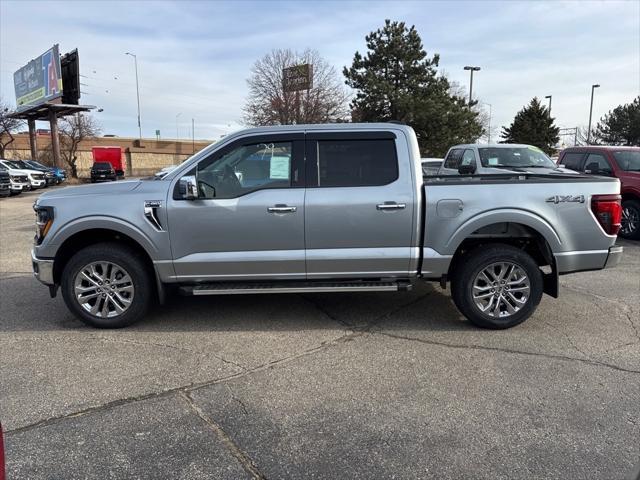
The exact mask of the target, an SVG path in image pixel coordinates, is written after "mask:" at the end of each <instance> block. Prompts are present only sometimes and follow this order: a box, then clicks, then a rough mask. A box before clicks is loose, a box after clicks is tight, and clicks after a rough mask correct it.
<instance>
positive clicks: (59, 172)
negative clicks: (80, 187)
mask: <svg viewBox="0 0 640 480" xmlns="http://www.w3.org/2000/svg"><path fill="white" fill-rule="evenodd" d="M24 162H25V163H26V164H28V165H30V166H31V167H32V168H35V169H36V170H50V171H51V172H53V175H54V177H55V180H56V184H60V183H62V182H64V181H65V180H66V179H67V172H66V170H64V169H63V168H60V167H47V166H46V165H43V164H42V163H40V162H36V161H35V160H25V161H24Z"/></svg>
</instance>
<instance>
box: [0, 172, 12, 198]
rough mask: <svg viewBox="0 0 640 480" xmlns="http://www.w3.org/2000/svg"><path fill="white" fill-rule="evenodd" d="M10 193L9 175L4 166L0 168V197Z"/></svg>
mask: <svg viewBox="0 0 640 480" xmlns="http://www.w3.org/2000/svg"><path fill="white" fill-rule="evenodd" d="M9 195H11V176H10V175H9V172H8V171H7V169H5V168H0V197H8V196H9Z"/></svg>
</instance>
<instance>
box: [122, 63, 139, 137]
mask: <svg viewBox="0 0 640 480" xmlns="http://www.w3.org/2000/svg"><path fill="white" fill-rule="evenodd" d="M125 55H130V56H132V57H133V63H134V65H135V69H136V98H137V99H138V133H139V134H140V137H139V138H140V144H141V145H140V146H142V125H141V123H140V86H139V84H138V57H137V56H136V55H135V54H133V53H129V52H126V53H125Z"/></svg>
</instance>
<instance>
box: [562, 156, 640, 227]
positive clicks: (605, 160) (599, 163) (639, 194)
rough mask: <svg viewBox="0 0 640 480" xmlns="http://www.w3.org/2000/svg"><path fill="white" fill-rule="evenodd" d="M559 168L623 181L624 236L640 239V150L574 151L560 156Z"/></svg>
mask: <svg viewBox="0 0 640 480" xmlns="http://www.w3.org/2000/svg"><path fill="white" fill-rule="evenodd" d="M558 164H559V165H561V166H563V167H565V168H570V169H572V170H575V171H577V172H583V173H586V174H589V175H600V176H605V177H613V178H617V179H619V180H620V184H621V187H620V188H621V191H620V193H621V195H622V228H621V230H620V236H621V237H624V238H630V239H634V240H637V239H640V147H609V146H601V145H589V146H585V147H570V148H566V149H564V150H563V151H562V152H561V153H560V157H559V158H558Z"/></svg>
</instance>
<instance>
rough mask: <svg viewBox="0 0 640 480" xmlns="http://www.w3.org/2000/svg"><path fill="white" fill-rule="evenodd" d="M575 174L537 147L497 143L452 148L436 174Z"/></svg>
mask: <svg viewBox="0 0 640 480" xmlns="http://www.w3.org/2000/svg"><path fill="white" fill-rule="evenodd" d="M509 172H511V173H542V174H544V173H575V172H572V171H571V170H568V169H565V168H560V167H558V166H557V165H556V164H555V163H553V162H552V161H551V159H549V157H548V156H547V155H546V154H545V153H544V152H543V151H542V150H540V149H539V148H538V147H534V146H531V145H521V144H510V143H499V144H495V145H481V144H468V145H456V146H454V147H451V148H450V149H449V151H448V152H447V155H446V156H445V158H444V163H443V164H442V167H440V170H439V171H438V175H473V174H476V175H484V174H495V173H503V174H504V173H509Z"/></svg>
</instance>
